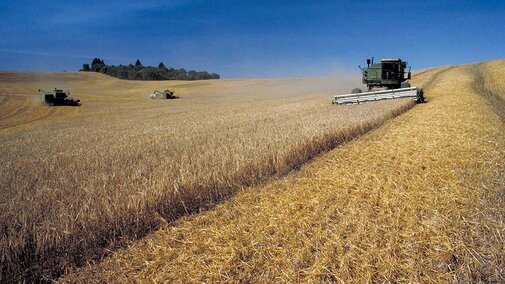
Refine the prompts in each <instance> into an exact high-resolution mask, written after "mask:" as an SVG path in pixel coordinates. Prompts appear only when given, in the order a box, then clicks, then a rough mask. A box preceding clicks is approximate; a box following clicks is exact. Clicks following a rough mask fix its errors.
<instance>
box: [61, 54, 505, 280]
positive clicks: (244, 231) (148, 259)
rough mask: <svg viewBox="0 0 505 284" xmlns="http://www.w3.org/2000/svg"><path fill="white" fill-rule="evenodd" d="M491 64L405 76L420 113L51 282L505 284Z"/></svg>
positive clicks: (498, 127) (499, 84)
mask: <svg viewBox="0 0 505 284" xmlns="http://www.w3.org/2000/svg"><path fill="white" fill-rule="evenodd" d="M499 63H500V64H501V65H503V63H504V62H503V61H499ZM500 64H497V65H500ZM491 65H492V64H490V65H488V64H484V65H481V66H475V65H467V66H457V67H446V68H438V69H434V70H430V71H427V72H424V73H423V74H422V75H420V76H416V77H415V81H417V83H418V84H421V85H423V86H426V94H427V96H428V99H429V103H427V104H423V105H420V106H417V107H416V108H414V109H413V110H411V111H409V112H408V113H406V114H404V115H402V116H401V117H399V118H397V119H395V120H393V121H391V122H388V123H387V124H386V125H385V126H384V127H381V128H380V129H378V130H375V131H373V132H371V133H369V134H367V135H364V136H363V137H360V138H359V139H356V140H354V141H352V142H350V143H347V144H344V145H342V146H339V147H338V148H337V149H335V150H332V151H331V152H329V153H327V154H325V155H322V156H320V157H318V158H316V159H315V160H314V161H311V162H310V163H308V164H307V165H305V166H303V167H302V169H301V171H299V172H297V173H294V174H292V175H290V176H287V177H285V178H282V179H279V180H278V181H274V182H270V183H268V184H265V185H262V186H259V187H254V188H248V189H245V190H243V191H241V192H240V193H239V194H237V195H236V196H235V197H233V198H231V199H230V200H228V201H226V202H224V203H222V204H221V205H218V206H217V207H216V208H215V209H213V210H210V211H208V212H205V213H202V214H199V215H196V216H189V217H186V218H183V219H182V220H179V221H177V222H176V223H175V224H174V225H168V226H164V227H163V228H162V229H160V230H158V231H156V232H155V233H153V234H151V235H149V236H147V237H145V238H144V239H142V240H141V241H139V242H138V243H135V244H133V245H132V246H131V247H129V248H127V249H124V250H121V251H119V252H117V253H115V254H114V255H113V256H112V257H110V258H107V259H105V260H104V261H103V262H101V263H99V264H98V265H95V266H91V267H87V268H84V269H81V270H79V271H77V272H76V273H73V274H70V275H67V276H66V277H65V278H63V279H62V281H63V282H119V283H126V282H128V283H131V282H140V283H142V282H169V283H178V282H190V283H199V282H233V283H236V282H259V283H272V282H342V283H347V282H356V283H367V282H380V283H384V282H386V283H387V282H409V283H410V282H412V283H425V282H429V283H433V282H435V283H440V282H442V283H447V282H460V283H468V282H484V283H503V282H505V277H504V275H505V207H504V206H503V205H504V204H505V187H504V186H505V163H504V162H505V124H504V123H503V121H502V120H501V119H500V117H499V115H497V114H496V113H494V112H493V111H492V108H490V107H489V106H488V103H487V101H488V97H487V96H486V95H485V94H483V93H479V91H480V90H481V89H480V87H478V86H475V80H476V79H477V77H479V76H478V75H476V73H475V69H476V68H478V69H480V68H482V69H480V70H478V71H479V72H482V74H484V78H488V77H486V76H485V75H486V74H487V72H489V71H487V70H485V69H484V68H492V66H491ZM482 66H485V67H482ZM490 66H491V67H490ZM502 74H503V73H502ZM501 77H502V78H504V77H503V76H501ZM498 78H499V76H498ZM484 80H485V83H486V84H488V85H490V86H491V87H495V88H497V89H500V88H504V87H505V80H503V79H498V80H495V81H492V82H493V83H491V82H489V81H487V80H486V79H484ZM371 105H372V104H370V106H371ZM373 106H374V107H380V106H377V105H373Z"/></svg>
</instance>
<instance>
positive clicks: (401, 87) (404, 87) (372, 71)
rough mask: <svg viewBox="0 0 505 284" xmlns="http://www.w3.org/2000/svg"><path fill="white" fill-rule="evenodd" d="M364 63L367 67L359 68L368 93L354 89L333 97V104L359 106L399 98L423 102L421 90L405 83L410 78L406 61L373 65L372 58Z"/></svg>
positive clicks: (384, 61)
mask: <svg viewBox="0 0 505 284" xmlns="http://www.w3.org/2000/svg"><path fill="white" fill-rule="evenodd" d="M366 63H367V67H365V68H361V66H360V67H359V68H360V69H361V73H362V74H363V84H366V86H367V87H368V92H361V90H360V89H358V88H356V89H354V90H353V91H352V92H351V94H345V95H336V96H334V97H333V100H332V103H333V104H339V105H340V104H359V103H363V102H373V101H380V100H389V99H399V98H414V99H415V100H416V102H418V103H423V102H424V94H423V90H422V89H420V88H417V87H410V84H409V83H408V82H406V81H408V80H410V78H411V73H410V66H407V62H406V61H402V60H401V59H400V58H386V59H382V60H381V62H380V63H374V62H373V57H372V59H371V60H370V59H367V61H366ZM384 88H385V90H384ZM377 89H381V90H377Z"/></svg>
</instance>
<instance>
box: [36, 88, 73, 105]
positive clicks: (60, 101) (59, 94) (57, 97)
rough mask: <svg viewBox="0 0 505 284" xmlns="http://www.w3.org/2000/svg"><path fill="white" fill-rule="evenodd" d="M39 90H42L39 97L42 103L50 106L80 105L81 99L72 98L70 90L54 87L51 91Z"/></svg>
mask: <svg viewBox="0 0 505 284" xmlns="http://www.w3.org/2000/svg"><path fill="white" fill-rule="evenodd" d="M39 92H42V96H41V99H42V101H43V102H44V103H46V104H48V105H51V106H80V105H81V101H80V100H76V99H73V98H72V97H70V91H68V90H66V91H64V90H60V89H56V88H55V89H54V90H53V91H49V92H47V91H44V90H39Z"/></svg>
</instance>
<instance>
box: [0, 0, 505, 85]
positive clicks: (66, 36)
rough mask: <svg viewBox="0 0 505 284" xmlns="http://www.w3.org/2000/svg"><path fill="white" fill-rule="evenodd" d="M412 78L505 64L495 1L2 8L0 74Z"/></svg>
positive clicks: (18, 4)
mask: <svg viewBox="0 0 505 284" xmlns="http://www.w3.org/2000/svg"><path fill="white" fill-rule="evenodd" d="M371 56H375V57H376V58H382V57H401V58H404V59H406V60H407V61H409V63H410V64H411V65H412V67H413V68H414V69H422V68H426V67H430V66H436V65H446V64H461V63H468V62H475V61H481V60H490V59H497V58H504V57H505V1H464V0H463V1H429V0H428V1H408V0H403V1H294V0H293V1H189V0H188V1H186V0H172V1H170V0H169V1H136V2H133V1H106V0H102V1H42V0H39V1H24V0H17V1H11V0H2V1H1V2H0V70H19V71H61V70H78V69H79V68H80V67H81V66H82V63H85V62H86V63H88V62H90V61H91V60H92V58H93V57H100V58H103V59H104V60H105V62H106V63H108V64H115V65H117V64H128V63H133V62H135V60H136V59H137V58H139V59H140V60H141V61H142V63H143V64H144V65H157V64H158V63H159V62H160V61H163V62H164V63H165V65H167V66H170V67H182V68H186V69H188V70H189V69H195V70H207V71H209V72H216V73H219V74H221V75H222V76H223V77H224V78H252V77H299V76H324V75H331V74H335V73H338V72H341V71H353V72H358V70H357V65H358V64H361V65H364V61H365V59H366V58H368V57H371Z"/></svg>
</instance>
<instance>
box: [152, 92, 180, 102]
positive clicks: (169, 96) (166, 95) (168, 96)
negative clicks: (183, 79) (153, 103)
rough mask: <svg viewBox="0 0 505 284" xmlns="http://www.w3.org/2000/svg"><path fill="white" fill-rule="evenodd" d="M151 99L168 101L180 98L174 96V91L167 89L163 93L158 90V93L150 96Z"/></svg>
mask: <svg viewBox="0 0 505 284" xmlns="http://www.w3.org/2000/svg"><path fill="white" fill-rule="evenodd" d="M149 97H150V98H151V99H167V100H171V99H178V98H179V97H178V96H176V95H174V92H173V91H171V90H169V89H166V90H165V91H163V92H160V91H158V90H156V91H154V92H152V93H151V94H149Z"/></svg>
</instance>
